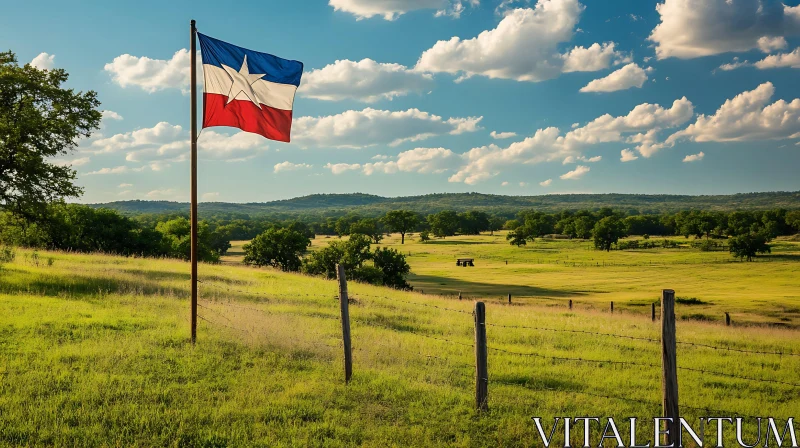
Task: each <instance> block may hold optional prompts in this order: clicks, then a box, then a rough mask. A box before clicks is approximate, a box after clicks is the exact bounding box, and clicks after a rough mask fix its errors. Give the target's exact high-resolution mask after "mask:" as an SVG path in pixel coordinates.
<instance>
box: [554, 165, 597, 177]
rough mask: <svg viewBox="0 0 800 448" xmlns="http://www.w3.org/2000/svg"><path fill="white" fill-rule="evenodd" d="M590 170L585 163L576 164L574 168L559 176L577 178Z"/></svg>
mask: <svg viewBox="0 0 800 448" xmlns="http://www.w3.org/2000/svg"><path fill="white" fill-rule="evenodd" d="M589 171H591V168H589V167H588V166H585V165H578V166H577V167H576V168H575V169H574V170H572V171H569V172H567V173H564V174H562V175H561V176H560V178H561V179H563V180H577V179H580V178H581V177H583V175H584V174H586V173H588V172H589Z"/></svg>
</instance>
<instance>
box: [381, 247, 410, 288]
mask: <svg viewBox="0 0 800 448" xmlns="http://www.w3.org/2000/svg"><path fill="white" fill-rule="evenodd" d="M372 262H373V263H374V265H375V267H376V268H378V269H380V270H381V272H382V273H383V278H382V282H383V285H385V286H388V287H390V288H395V289H410V288H411V286H410V285H409V284H408V282H407V281H406V276H407V275H408V273H409V272H411V267H410V266H409V265H408V263H407V262H406V257H405V256H404V255H403V254H401V253H400V252H398V251H397V250H395V249H390V248H388V247H382V248H379V249H378V250H376V251H375V252H374V253H373V254H372Z"/></svg>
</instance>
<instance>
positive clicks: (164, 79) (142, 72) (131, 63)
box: [103, 48, 202, 93]
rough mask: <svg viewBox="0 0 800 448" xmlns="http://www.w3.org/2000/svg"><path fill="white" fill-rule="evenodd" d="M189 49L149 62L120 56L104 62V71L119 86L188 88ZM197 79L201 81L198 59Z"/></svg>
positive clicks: (142, 58)
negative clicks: (167, 57) (169, 57)
mask: <svg viewBox="0 0 800 448" xmlns="http://www.w3.org/2000/svg"><path fill="white" fill-rule="evenodd" d="M190 62H191V58H190V54H189V50H187V49H185V48H183V49H181V50H178V51H176V52H175V54H173V55H172V58H171V59H166V60H165V59H151V58H148V57H146V56H132V55H129V54H123V55H121V56H117V57H116V58H114V60H113V61H111V62H109V63H107V64H106V65H105V66H104V67H103V68H104V69H105V71H106V72H107V73H108V74H109V75H111V79H112V80H113V81H114V82H116V83H117V84H119V85H120V87H123V88H125V87H130V86H134V87H139V88H141V89H142V90H144V91H146V92H150V93H153V92H157V91H159V90H164V89H180V90H182V91H184V92H186V91H187V90H188V88H189V81H190V77H189V73H190V70H189V66H190ZM197 65H198V80H200V79H202V72H201V70H202V64H201V63H200V58H197Z"/></svg>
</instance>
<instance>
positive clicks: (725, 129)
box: [667, 82, 800, 142]
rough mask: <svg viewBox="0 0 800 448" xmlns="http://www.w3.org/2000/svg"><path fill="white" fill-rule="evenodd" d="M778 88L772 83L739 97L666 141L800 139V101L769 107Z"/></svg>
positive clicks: (778, 103) (782, 102)
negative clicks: (682, 139)
mask: <svg viewBox="0 0 800 448" xmlns="http://www.w3.org/2000/svg"><path fill="white" fill-rule="evenodd" d="M774 93H775V87H774V86H773V85H772V83H770V82H766V83H764V84H761V85H760V86H758V87H757V88H756V89H754V90H751V91H747V92H743V93H740V94H739V95H736V96H735V97H734V98H733V99H729V100H727V101H725V103H724V104H723V105H722V106H720V108H719V109H717V111H716V113H714V114H713V115H699V116H698V117H697V120H696V121H695V122H694V123H693V124H691V125H689V127H687V128H686V129H684V130H682V131H679V132H677V133H675V134H673V135H672V136H670V137H669V139H667V142H674V141H676V140H677V139H679V138H688V139H690V140H694V141H697V142H733V141H748V140H779V139H790V138H800V99H794V100H792V101H791V102H786V101H784V100H778V101H775V102H774V103H772V104H768V103H769V101H770V99H771V98H772V96H773V94H774Z"/></svg>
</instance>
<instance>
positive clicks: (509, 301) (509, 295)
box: [508, 293, 511, 305]
mask: <svg viewBox="0 0 800 448" xmlns="http://www.w3.org/2000/svg"><path fill="white" fill-rule="evenodd" d="M508 304H509V305H511V294H510V293H509V294H508Z"/></svg>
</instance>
